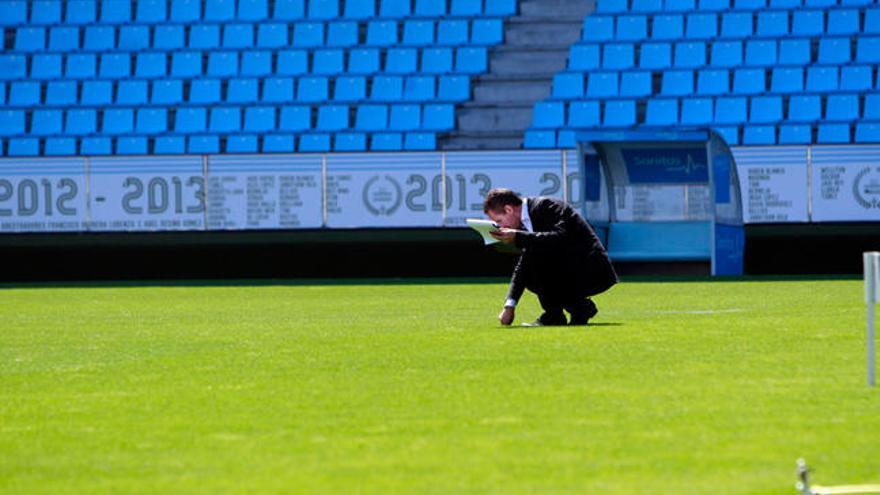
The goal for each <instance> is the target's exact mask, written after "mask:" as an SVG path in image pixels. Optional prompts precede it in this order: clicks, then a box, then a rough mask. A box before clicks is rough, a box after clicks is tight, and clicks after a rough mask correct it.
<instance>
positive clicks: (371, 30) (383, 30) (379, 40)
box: [367, 20, 442, 46]
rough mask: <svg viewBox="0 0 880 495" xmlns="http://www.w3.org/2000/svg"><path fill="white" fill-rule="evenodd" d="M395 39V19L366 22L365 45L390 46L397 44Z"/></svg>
mask: <svg viewBox="0 0 880 495" xmlns="http://www.w3.org/2000/svg"><path fill="white" fill-rule="evenodd" d="M441 25H442V23H441ZM397 41H398V40H397V22H396V21H387V20H373V21H370V22H369V24H367V45H370V46H391V45H395V44H397ZM438 41H439V40H438ZM441 43H442V42H441Z"/></svg>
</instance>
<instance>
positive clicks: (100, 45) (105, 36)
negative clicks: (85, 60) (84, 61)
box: [83, 26, 116, 52]
mask: <svg viewBox="0 0 880 495" xmlns="http://www.w3.org/2000/svg"><path fill="white" fill-rule="evenodd" d="M115 31H116V30H115V28H113V27H111V26H86V28H85V39H84V40H83V49H84V50H86V51H93V52H100V51H105V50H112V49H113V48H114V47H115V46H116V32H115Z"/></svg>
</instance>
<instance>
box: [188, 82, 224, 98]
mask: <svg viewBox="0 0 880 495" xmlns="http://www.w3.org/2000/svg"><path fill="white" fill-rule="evenodd" d="M220 82H221V81H220V79H194V80H193V81H192V84H190V89H189V102H190V103H199V104H213V103H220Z"/></svg>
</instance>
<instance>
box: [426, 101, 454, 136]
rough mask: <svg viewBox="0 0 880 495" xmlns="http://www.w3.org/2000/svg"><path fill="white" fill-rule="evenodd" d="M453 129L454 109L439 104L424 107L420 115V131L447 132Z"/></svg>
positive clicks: (447, 105)
mask: <svg viewBox="0 0 880 495" xmlns="http://www.w3.org/2000/svg"><path fill="white" fill-rule="evenodd" d="M454 128H455V107H454V106H453V105H450V104H445V103H440V104H432V105H425V108H424V112H423V114H422V129H426V130H429V131H448V130H452V129H454Z"/></svg>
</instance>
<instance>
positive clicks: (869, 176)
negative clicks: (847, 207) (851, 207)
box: [853, 167, 880, 210]
mask: <svg viewBox="0 0 880 495" xmlns="http://www.w3.org/2000/svg"><path fill="white" fill-rule="evenodd" d="M853 196H854V197H855V199H856V202H857V203H858V204H859V206H861V207H862V208H865V209H866V210H871V209H880V167H873V168H872V167H865V168H864V169H863V170H862V171H861V172H859V173H858V174H857V175H856V179H855V180H854V181H853Z"/></svg>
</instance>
